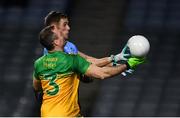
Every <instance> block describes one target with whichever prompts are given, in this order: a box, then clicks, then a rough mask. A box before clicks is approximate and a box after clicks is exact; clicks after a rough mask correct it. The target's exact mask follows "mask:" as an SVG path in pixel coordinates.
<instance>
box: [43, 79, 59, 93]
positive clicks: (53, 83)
mask: <svg viewBox="0 0 180 118" xmlns="http://www.w3.org/2000/svg"><path fill="white" fill-rule="evenodd" d="M45 79H46V80H49V85H50V86H52V87H53V90H46V93H47V94H48V95H50V96H51V95H56V94H57V93H58V92H59V86H58V85H57V84H56V82H55V80H56V75H53V76H45Z"/></svg>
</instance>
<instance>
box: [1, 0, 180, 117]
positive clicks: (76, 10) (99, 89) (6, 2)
mask: <svg viewBox="0 0 180 118" xmlns="http://www.w3.org/2000/svg"><path fill="white" fill-rule="evenodd" d="M51 10H57V11H61V12H64V13H67V14H68V16H69V17H70V26H71V33H70V41H72V42H73V43H75V44H76V45H77V47H78V49H79V50H80V51H82V52H84V53H86V54H88V55H91V56H95V57H104V56H109V55H111V54H116V53H119V52H120V51H121V49H122V48H123V46H124V45H125V44H126V42H127V40H128V38H130V37H131V36H133V35H136V34H141V35H144V36H145V37H146V38H148V39H149V41H150V44H151V50H150V52H149V55H148V62H147V63H146V64H144V65H142V66H140V67H138V68H137V70H136V71H135V73H134V74H133V75H130V76H128V77H123V76H121V75H119V76H117V77H113V78H110V79H107V80H102V81H101V80H95V81H94V82H93V83H90V84H84V83H81V85H80V102H81V108H82V113H83V114H84V116H130V117H131V116H162V117H165V116H169V117H170V116H180V72H179V70H180V53H179V51H180V0H1V1H0V93H1V95H0V116H1V117H5V116H17V117H20V116H39V105H38V103H37V102H36V101H35V98H34V94H33V90H32V71H33V62H34V61H35V59H37V58H38V57H39V56H41V55H42V47H41V46H40V44H39V42H38V33H39V31H40V30H41V29H42V28H43V20H44V17H45V16H46V14H47V13H48V12H50V11H51Z"/></svg>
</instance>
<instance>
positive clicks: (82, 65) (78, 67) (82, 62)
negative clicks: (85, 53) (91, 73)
mask: <svg viewBox="0 0 180 118" xmlns="http://www.w3.org/2000/svg"><path fill="white" fill-rule="evenodd" d="M89 66H90V62H88V61H87V60H86V59H84V58H83V57H81V56H79V55H75V56H74V61H73V69H74V70H75V71H76V72H78V73H81V74H85V73H86V71H87V69H88V67H89Z"/></svg>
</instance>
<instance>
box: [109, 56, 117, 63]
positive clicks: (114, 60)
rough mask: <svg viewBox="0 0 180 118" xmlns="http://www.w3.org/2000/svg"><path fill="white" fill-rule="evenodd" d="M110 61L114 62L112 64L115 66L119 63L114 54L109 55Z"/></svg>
mask: <svg viewBox="0 0 180 118" xmlns="http://www.w3.org/2000/svg"><path fill="white" fill-rule="evenodd" d="M109 61H110V62H112V65H113V66H116V65H117V61H116V59H115V56H114V55H111V56H110V57H109Z"/></svg>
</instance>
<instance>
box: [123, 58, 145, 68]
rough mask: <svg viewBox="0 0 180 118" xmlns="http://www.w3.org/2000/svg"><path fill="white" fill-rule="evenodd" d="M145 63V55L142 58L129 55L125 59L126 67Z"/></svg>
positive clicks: (134, 66)
mask: <svg viewBox="0 0 180 118" xmlns="http://www.w3.org/2000/svg"><path fill="white" fill-rule="evenodd" d="M143 63H145V57H143V58H137V57H131V58H129V59H128V61H127V63H126V64H127V66H128V69H135V68H136V67H137V66H138V65H140V64H143Z"/></svg>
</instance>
